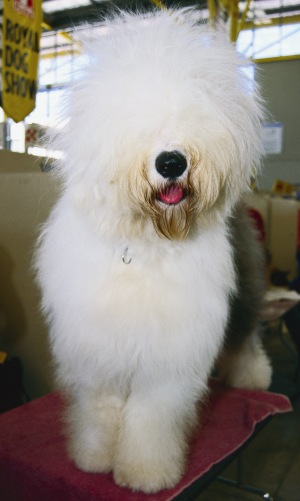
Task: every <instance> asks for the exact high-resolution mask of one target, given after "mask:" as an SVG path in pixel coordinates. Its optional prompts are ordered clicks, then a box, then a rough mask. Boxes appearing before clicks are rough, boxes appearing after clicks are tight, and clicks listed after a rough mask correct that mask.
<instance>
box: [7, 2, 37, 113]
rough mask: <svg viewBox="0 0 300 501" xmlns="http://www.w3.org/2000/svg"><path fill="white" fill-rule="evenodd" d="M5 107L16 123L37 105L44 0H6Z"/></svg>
mask: <svg viewBox="0 0 300 501" xmlns="http://www.w3.org/2000/svg"><path fill="white" fill-rule="evenodd" d="M3 7H4V8H3V25H2V86H1V87H2V92H1V94H2V107H3V109H4V111H5V113H6V114H7V115H8V116H9V117H11V118H13V120H14V121H15V122H20V121H21V120H23V119H24V118H25V117H26V116H27V115H28V114H29V113H31V111H32V110H33V109H34V107H35V97H36V93H37V87H38V82H37V75H38V61H39V51H40V33H41V22H42V0H4V1H3Z"/></svg>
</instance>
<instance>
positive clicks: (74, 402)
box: [67, 390, 123, 473]
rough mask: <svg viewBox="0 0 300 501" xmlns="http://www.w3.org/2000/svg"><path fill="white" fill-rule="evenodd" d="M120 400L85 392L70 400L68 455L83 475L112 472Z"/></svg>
mask: <svg viewBox="0 0 300 501" xmlns="http://www.w3.org/2000/svg"><path fill="white" fill-rule="evenodd" d="M122 405H123V400H122V399H120V398H119V397H117V396H103V395H101V394H99V393H98V392H92V391H88V390H85V391H83V392H82V393H80V394H78V393H77V394H76V395H75V397H73V398H71V399H70V404H69V409H68V414H67V421H68V428H69V429H68V431H69V443H68V448H69V455H70V457H71V459H73V461H74V462H75V464H76V466H77V467H78V468H79V469H80V470H83V471H88V472H95V473H96V472H101V473H107V472H109V471H111V470H112V468H113V460H114V453H115V446H116V441H117V437H118V428H119V422H120V413H121V408H122Z"/></svg>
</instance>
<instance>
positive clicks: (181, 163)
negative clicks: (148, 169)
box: [155, 151, 187, 179]
mask: <svg viewBox="0 0 300 501" xmlns="http://www.w3.org/2000/svg"><path fill="white" fill-rule="evenodd" d="M186 167H187V162H186V158H185V156H184V155H183V154H182V153H180V151H163V152H162V153H160V154H159V155H158V157H157V158H156V160H155V168H156V170H157V172H159V174H160V175H161V176H163V177H168V178H171V179H174V178H175V177H179V176H181V174H183V173H184V171H185V169H186Z"/></svg>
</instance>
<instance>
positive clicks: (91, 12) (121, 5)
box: [42, 0, 300, 30]
mask: <svg viewBox="0 0 300 501" xmlns="http://www.w3.org/2000/svg"><path fill="white" fill-rule="evenodd" d="M215 2H216V3H219V4H221V5H223V6H225V7H226V5H227V6H228V5H229V4H230V3H232V0H219V1H218V2H217V0H215ZM155 3H159V0H158V1H157V2H155V0H154V1H153V0H112V1H110V0H43V4H42V5H43V12H44V20H45V22H46V23H47V24H48V25H49V27H51V28H52V29H53V30H67V29H68V28H74V27H75V26H77V25H78V24H81V23H82V22H84V21H87V22H90V23H94V22H99V19H101V18H102V17H103V16H105V15H107V14H109V13H110V12H113V11H114V10H116V9H129V10H132V11H136V10H137V8H138V10H139V11H149V10H151V9H153V8H154V7H155V6H154V4H155ZM162 3H163V4H164V5H165V6H167V7H173V6H174V5H180V6H182V7H184V6H191V5H193V6H195V7H196V8H198V9H199V10H201V11H202V17H203V18H208V17H209V12H208V3H209V0H208V1H207V0H179V1H176V0H175V1H174V0H162ZM249 6H250V7H249ZM248 7H249V10H248V11H247V17H246V25H247V24H251V23H252V24H253V22H254V23H255V25H256V26H259V25H267V24H276V23H278V22H281V23H286V22H289V23H292V22H299V20H300V1H299V0H252V1H251V2H250V4H249V2H247V1H246V0H243V1H240V2H238V8H239V11H240V15H241V16H242V13H243V12H244V11H245V9H246V8H248Z"/></svg>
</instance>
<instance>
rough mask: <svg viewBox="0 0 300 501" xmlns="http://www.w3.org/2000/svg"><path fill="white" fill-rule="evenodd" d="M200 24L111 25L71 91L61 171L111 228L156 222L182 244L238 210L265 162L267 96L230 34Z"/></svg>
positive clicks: (177, 20)
mask: <svg viewBox="0 0 300 501" xmlns="http://www.w3.org/2000/svg"><path fill="white" fill-rule="evenodd" d="M192 17H193V15H192V14H191V13H189V12H188V13H187V12H181V13H178V15H177V16H175V15H174V14H173V15H172V16H171V15H170V14H169V13H166V12H163V13H157V14H154V15H153V17H152V18H151V19H150V20H148V21H147V23H145V22H144V21H141V19H140V18H138V17H135V16H132V17H131V16H128V17H127V16H126V15H125V16H123V17H122V18H121V21H120V20H117V21H114V22H112V23H111V24H109V25H108V29H109V33H108V35H107V37H103V38H101V39H100V40H99V42H97V43H93V46H92V48H91V50H92V58H91V62H90V65H89V66H88V68H87V71H86V76H85V78H84V80H83V81H82V82H80V83H79V84H78V85H77V86H76V87H75V89H74V93H73V100H72V109H71V120H70V122H69V126H68V128H67V131H66V133H65V134H64V136H63V139H62V143H63V149H64V150H65V153H66V161H65V164H64V167H63V173H64V176H65V178H66V180H67V183H68V184H69V185H70V186H72V185H73V186H76V189H77V193H79V192H80V193H81V199H82V200H83V199H84V202H82V205H83V206H84V207H85V211H86V212H90V213H93V215H94V217H99V218H100V219H101V217H102V216H100V215H98V212H97V207H99V213H100V212H101V214H102V215H103V214H104V216H103V221H104V218H105V221H106V223H105V224H106V226H107V228H108V231H113V228H114V226H115V228H116V227H117V226H118V231H123V232H126V231H127V232H128V231H129V232H130V231H133V227H134V225H137V226H138V228H139V231H142V229H143V225H144V226H145V227H146V226H147V225H148V227H149V222H150V224H151V225H152V228H153V227H154V228H155V231H156V232H157V234H158V235H160V236H161V237H165V238H168V239H179V240H180V239H184V238H186V237H187V235H191V234H193V231H195V230H197V228H198V226H199V224H201V222H206V223H207V222H209V221H211V220H212V219H213V218H215V217H219V216H220V215H222V214H224V212H225V211H228V210H230V208H231V207H232V206H233V205H234V204H235V202H236V201H237V200H238V198H239V197H240V196H241V194H242V193H243V191H245V189H246V188H247V185H248V183H249V180H250V176H251V172H252V170H253V167H254V166H255V165H256V164H257V163H258V161H259V158H260V154H261V142H260V119H261V116H262V109H261V105H260V102H259V98H258V97H257V94H256V93H255V92H254V91H253V92H252V91H250V90H249V87H248V85H249V82H248V78H247V76H246V75H245V74H244V73H243V71H242V70H241V68H240V67H239V65H240V63H241V61H239V59H238V57H237V56H236V53H235V49H234V48H233V47H232V46H231V45H230V43H229V42H228V41H227V40H226V38H225V37H226V36H225V35H224V34H221V33H213V32H210V31H209V30H208V29H207V28H205V27H203V26H199V25H197V24H195V22H194V21H193V19H192ZM103 224H104V223H103ZM116 231H117V230H116Z"/></svg>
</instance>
